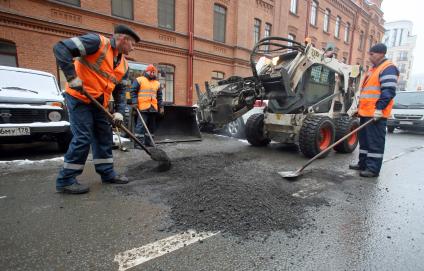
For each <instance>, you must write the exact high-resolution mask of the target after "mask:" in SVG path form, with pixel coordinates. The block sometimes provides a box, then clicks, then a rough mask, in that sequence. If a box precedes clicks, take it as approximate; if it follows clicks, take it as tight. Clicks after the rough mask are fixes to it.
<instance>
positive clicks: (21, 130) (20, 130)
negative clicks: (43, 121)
mask: <svg viewBox="0 0 424 271" xmlns="http://www.w3.org/2000/svg"><path fill="white" fill-rule="evenodd" d="M23 135H31V130H30V128H29V127H10V128H0V136H23Z"/></svg>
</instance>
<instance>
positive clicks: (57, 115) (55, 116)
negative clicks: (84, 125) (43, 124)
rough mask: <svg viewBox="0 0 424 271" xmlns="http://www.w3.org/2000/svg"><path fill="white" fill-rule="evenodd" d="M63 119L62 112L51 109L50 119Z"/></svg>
mask: <svg viewBox="0 0 424 271" xmlns="http://www.w3.org/2000/svg"><path fill="white" fill-rule="evenodd" d="M61 119H62V115H61V114H60V112H57V111H51V112H50V113H49V120H50V121H60V120H61Z"/></svg>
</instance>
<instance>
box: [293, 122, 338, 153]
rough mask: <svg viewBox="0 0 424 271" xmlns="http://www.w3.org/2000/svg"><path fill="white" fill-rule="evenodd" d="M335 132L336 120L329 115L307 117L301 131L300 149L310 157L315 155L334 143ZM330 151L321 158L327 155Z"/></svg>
mask: <svg viewBox="0 0 424 271" xmlns="http://www.w3.org/2000/svg"><path fill="white" fill-rule="evenodd" d="M335 133H336V132H335V128H334V122H333V120H332V119H330V118H329V117H325V116H309V117H306V119H305V120H304V121H303V124H302V127H301V128H300V133H299V147H300V151H301V152H302V153H303V155H305V156H306V157H308V158H312V157H314V156H315V155H317V154H318V153H320V152H321V151H323V150H325V149H326V148H328V147H329V146H330V145H331V144H333V142H334V138H335ZM329 152H330V151H328V152H326V153H325V154H324V155H322V156H321V158H324V157H325V156H327V155H328V154H329Z"/></svg>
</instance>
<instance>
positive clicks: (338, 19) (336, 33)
mask: <svg viewBox="0 0 424 271" xmlns="http://www.w3.org/2000/svg"><path fill="white" fill-rule="evenodd" d="M341 22H342V18H341V17H340V16H337V17H336V25H335V27H334V37H335V38H337V39H340V24H341Z"/></svg>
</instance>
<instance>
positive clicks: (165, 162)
mask: <svg viewBox="0 0 424 271" xmlns="http://www.w3.org/2000/svg"><path fill="white" fill-rule="evenodd" d="M149 152H150V157H151V158H152V160H155V161H157V162H159V165H158V167H157V170H158V171H167V170H170V169H171V159H169V156H168V155H167V154H166V152H164V151H163V150H161V149H158V148H150V149H149Z"/></svg>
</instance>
